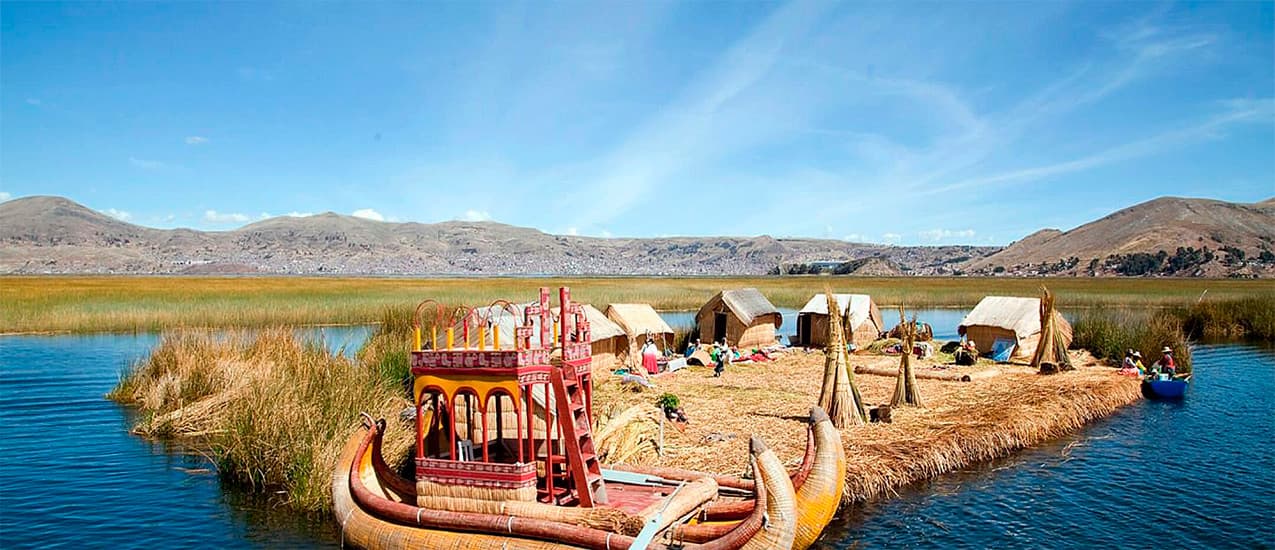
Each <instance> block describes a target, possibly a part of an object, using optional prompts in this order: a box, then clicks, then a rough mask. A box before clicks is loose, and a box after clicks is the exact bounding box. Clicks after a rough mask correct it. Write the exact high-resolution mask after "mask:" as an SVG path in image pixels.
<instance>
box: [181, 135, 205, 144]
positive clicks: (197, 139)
mask: <svg viewBox="0 0 1275 550" xmlns="http://www.w3.org/2000/svg"><path fill="white" fill-rule="evenodd" d="M205 143H208V138H206V137H204V136H186V145H203V144H205Z"/></svg>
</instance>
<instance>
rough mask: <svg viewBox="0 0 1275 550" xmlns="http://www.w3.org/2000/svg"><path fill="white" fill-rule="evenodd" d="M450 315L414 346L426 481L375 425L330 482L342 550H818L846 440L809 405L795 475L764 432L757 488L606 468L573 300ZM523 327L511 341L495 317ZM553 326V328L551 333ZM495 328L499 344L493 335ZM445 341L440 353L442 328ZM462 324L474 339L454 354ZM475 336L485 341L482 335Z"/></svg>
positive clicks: (348, 449)
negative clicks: (386, 448) (402, 461)
mask: <svg viewBox="0 0 1275 550" xmlns="http://www.w3.org/2000/svg"><path fill="white" fill-rule="evenodd" d="M559 296H560V301H559V303H560V304H561V305H562V306H563V307H561V308H560V309H559V310H558V311H562V312H565V314H563V315H561V316H560V318H555V316H554V315H553V309H551V308H550V304H549V291H548V289H541V291H540V300H539V301H538V302H532V303H530V304H526V305H523V306H514V305H512V304H509V303H506V302H499V303H498V304H496V305H493V306H492V307H490V308H475V309H468V310H462V309H458V310H457V311H455V312H453V314H452V315H450V316H445V315H443V312H442V311H441V308H438V309H439V310H440V311H439V315H438V317H437V318H436V319H435V323H434V325H433V328H432V330H431V332H432V333H433V334H432V335H431V338H430V340H429V341H430V344H431V345H430V347H429V348H428V349H426V348H423V347H422V346H421V336H420V323H419V312H420V311H421V309H423V307H424V306H425V305H427V304H428V302H427V303H426V304H422V307H421V308H418V309H417V311H418V316H417V325H416V326H417V333H416V340H415V342H414V347H413V352H412V374H413V378H414V384H413V397H414V400H415V411H416V448H415V458H414V466H415V474H416V475H415V477H416V479H415V481H414V482H413V481H409V480H407V479H404V478H403V477H401V476H399V475H398V474H397V473H396V472H395V471H394V470H393V469H392V468H391V467H390V466H389V465H388V463H387V462H386V461H385V458H384V456H383V455H382V451H381V445H382V438H383V436H384V432H385V421H384V420H373V419H372V418H371V417H370V416H366V415H365V416H364V422H363V428H364V429H363V430H361V431H360V433H357V434H355V435H354V436H353V437H352V438H351V439H350V441H349V442H348V443H347V444H346V446H345V448H344V449H343V451H342V453H341V456H340V459H339V461H338V464H337V468H336V471H335V472H334V473H333V477H332V496H333V501H334V506H333V508H334V512H335V515H336V518H337V521H338V522H339V523H340V526H341V537H342V543H343V544H352V545H354V546H357V547H361V548H370V549H381V548H407V547H411V548H452V549H476V548H492V549H548V548H590V549H599V550H607V549H616V550H620V549H632V550H637V549H643V548H650V549H655V548H686V549H739V548H748V549H761V548H774V549H789V548H799V549H800V548H807V547H808V546H810V545H811V544H812V543H813V542H814V541H815V539H816V538H818V536H819V534H820V533H821V532H822V531H823V528H824V527H825V526H826V525H827V524H828V522H829V521H831V519H832V516H833V514H834V513H835V512H836V510H837V506H838V505H839V504H840V501H841V495H842V487H843V483H844V479H845V468H846V463H845V455H844V450H843V448H842V445H841V438H840V433H839V432H838V431H837V429H836V428H834V427H833V426H832V423H831V422H830V421H829V420H828V418H827V415H826V414H824V413H823V411H822V410H820V409H818V408H815V409H812V411H811V414H810V421H811V422H810V426H809V428H808V430H807V432H808V433H807V445H806V453H805V456H804V457H803V460H802V463H801V465H800V466H799V467H798V468H797V469H796V470H795V471H794V472H791V473H790V472H787V471H785V470H784V467H783V464H782V463H781V462H780V460H779V458H778V457H777V456H776V455H775V453H774V452H773V451H771V450H769V449H768V448H767V447H766V445H765V443H763V442H762V441H761V440H760V439H757V438H752V439H751V441H750V444H749V451H750V453H749V455H750V463H751V470H752V477H753V479H744V478H738V477H731V476H720V475H713V474H708V473H703V472H695V471H690V470H681V469H673V468H659V467H639V466H623V465H614V466H610V467H609V468H603V467H602V465H601V463H600V462H599V460H598V457H597V455H596V452H595V450H594V447H593V436H592V423H593V420H592V418H593V415H592V408H593V407H592V381H591V378H592V376H591V373H590V369H589V367H590V346H589V326H588V320H587V319H586V318H585V316H584V314H583V311H582V310H581V309H580V307H579V305H577V304H572V303H571V301H570V296H569V292H568V290H567V289H565V288H563V289H560V291H559ZM503 314H508V315H510V316H513V317H514V318H515V319H516V322H515V326H514V328H513V332H514V338H513V342H506V343H505V344H506V345H505V346H502V345H501V342H500V326H501V325H500V323H499V322H496V321H494V317H496V316H497V315H503ZM551 327H553V328H552V329H551ZM489 328H490V334H489V333H488V329H489ZM440 329H442V330H443V331H445V335H446V336H445V343H444V345H442V346H440V345H439V337H438V332H439V330H440ZM457 329H459V330H460V332H461V336H462V343H461V344H460V345H456V343H455V336H456V334H455V332H456V330H457ZM472 336H476V337H477V338H476V339H473V338H471V337H472Z"/></svg>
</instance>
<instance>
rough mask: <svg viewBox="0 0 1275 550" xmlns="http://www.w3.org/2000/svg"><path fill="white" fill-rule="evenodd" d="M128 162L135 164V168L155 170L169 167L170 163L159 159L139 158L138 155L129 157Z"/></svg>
mask: <svg viewBox="0 0 1275 550" xmlns="http://www.w3.org/2000/svg"><path fill="white" fill-rule="evenodd" d="M128 163H129V164H131V165H133V167H134V168H138V169H141V170H149V171H155V170H163V169H165V168H168V164H167V163H165V162H162V161H158V160H147V159H139V158H137V157H128Z"/></svg>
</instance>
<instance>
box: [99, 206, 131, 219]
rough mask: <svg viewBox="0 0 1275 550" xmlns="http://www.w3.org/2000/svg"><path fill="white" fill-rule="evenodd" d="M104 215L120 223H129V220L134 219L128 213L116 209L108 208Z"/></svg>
mask: <svg viewBox="0 0 1275 550" xmlns="http://www.w3.org/2000/svg"><path fill="white" fill-rule="evenodd" d="M102 213H103V214H106V215H107V216H110V217H112V218H115V219H117V220H120V221H128V219H129V218H132V217H133V215H132V214H130V213H128V212H125V211H123V210H116V209H114V208H107V209H106V210H103V211H102Z"/></svg>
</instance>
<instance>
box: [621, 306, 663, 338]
mask: <svg viewBox="0 0 1275 550" xmlns="http://www.w3.org/2000/svg"><path fill="white" fill-rule="evenodd" d="M606 316H607V318H608V319H611V320H612V321H615V323H616V324H617V325H619V326H620V329H622V330H625V331H627V332H628V334H630V335H634V334H646V333H648V332H649V333H651V334H673V328H672V327H670V326H668V323H666V322H664V318H663V317H660V314H659V313H657V312H656V311H655V308H653V307H651V305H650V304H611V305H610V306H607V311H606Z"/></svg>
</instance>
